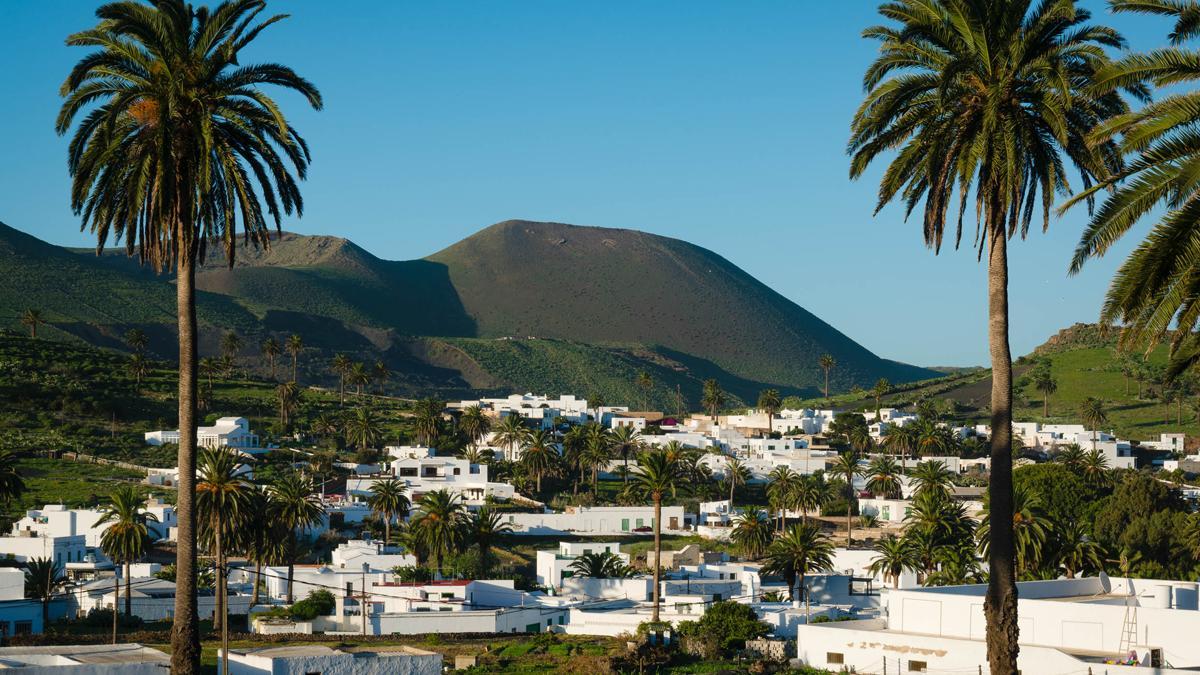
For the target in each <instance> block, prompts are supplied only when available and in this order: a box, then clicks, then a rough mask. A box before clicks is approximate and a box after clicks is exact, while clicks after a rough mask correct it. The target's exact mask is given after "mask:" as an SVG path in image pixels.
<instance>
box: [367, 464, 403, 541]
mask: <svg viewBox="0 0 1200 675" xmlns="http://www.w3.org/2000/svg"><path fill="white" fill-rule="evenodd" d="M405 492H406V487H405V485H404V483H402V482H400V481H399V480H396V479H395V478H387V479H384V480H379V481H375V482H374V483H372V484H371V494H370V495H369V496H368V497H367V506H370V507H371V513H374V514H375V515H376V516H378V517H379V518H380V519H381V520H383V540H384V541H385V542H387V543H391V541H392V523H393V522H394V521H395V520H396V519H397V518H403V517H404V516H405V515H407V514H408V509H409V507H410V506H411V504H409V501H408V496H407V495H406V494H405Z"/></svg>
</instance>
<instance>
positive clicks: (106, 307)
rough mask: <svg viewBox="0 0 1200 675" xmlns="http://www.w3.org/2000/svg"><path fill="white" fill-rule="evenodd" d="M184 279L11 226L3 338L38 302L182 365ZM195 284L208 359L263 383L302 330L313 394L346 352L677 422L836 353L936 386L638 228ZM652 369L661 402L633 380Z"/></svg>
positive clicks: (503, 233) (510, 233)
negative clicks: (137, 340)
mask: <svg viewBox="0 0 1200 675" xmlns="http://www.w3.org/2000/svg"><path fill="white" fill-rule="evenodd" d="M171 283H172V282H171V279H170V277H169V275H156V274H154V273H153V272H151V271H149V270H148V269H146V268H143V267H142V266H140V265H138V263H137V261H136V260H135V259H130V258H128V257H127V256H126V255H125V253H124V251H108V252H106V255H103V256H99V257H97V256H96V255H95V254H94V252H91V251H72V250H68V249H63V248H60V247H56V246H52V245H49V244H46V243H44V242H42V241H39V240H37V239H35V238H34V237H30V236H28V235H25V234H22V233H20V232H18V231H16V230H14V229H12V228H9V227H7V226H3V225H0V327H8V328H11V329H14V330H21V327H20V324H19V321H20V316H21V314H22V313H23V312H24V311H25V310H27V309H35V310H38V311H40V312H41V314H42V318H43V319H44V320H45V322H46V323H45V325H43V326H42V336H43V337H49V338H53V339H66V340H73V341H76V342H85V343H89V344H94V345H100V346H105V347H111V348H115V349H124V345H123V343H122V341H121V339H120V336H121V335H123V334H124V333H125V331H126V330H127V329H128V328H130V327H138V328H141V329H142V330H143V331H145V333H146V334H147V335H148V337H149V338H150V344H149V352H150V354H151V355H153V356H155V357H158V358H163V359H169V358H173V357H174V354H175V349H176V347H175V345H174V289H173V288H172V287H171ZM197 287H198V288H199V289H200V291H201V292H200V294H199V298H198V303H199V317H200V321H201V331H200V350H201V354H202V355H215V354H217V353H219V351H220V341H221V338H222V336H223V335H224V333H226V332H228V331H231V330H232V331H235V332H237V333H238V334H239V335H240V336H241V337H242V350H241V352H240V356H241V357H243V358H244V359H246V360H247V361H250V362H251V363H252V364H253V365H252V367H253V368H254V369H255V370H256V372H258V373H259V374H262V373H263V372H264V368H263V367H262V366H261V365H259V363H258V362H257V361H254V360H253V359H252V358H251V357H252V356H253V355H255V354H256V353H257V351H258V349H257V348H258V345H259V344H260V343H261V342H262V341H263V340H264V339H266V338H267V337H269V336H273V337H275V338H276V339H277V340H280V341H282V340H283V339H284V338H286V337H287V336H289V335H291V334H293V333H294V334H298V335H300V336H301V337H302V338H303V339H304V343H305V356H306V358H304V359H303V360H302V363H301V366H300V370H301V372H302V373H303V376H304V377H303V379H305V380H306V381H319V382H323V383H325V384H331V383H332V381H333V377H332V376H331V373H330V372H329V369H328V362H329V360H330V359H331V358H332V356H333V355H334V354H336V353H345V354H347V355H349V356H350V357H351V358H353V359H355V360H359V361H364V362H367V363H374V362H375V361H377V360H382V361H384V362H385V363H386V364H387V366H388V368H389V369H390V371H391V373H392V376H391V377H390V378H389V380H388V382H387V383H386V385H385V386H386V387H387V388H388V390H389V391H392V392H395V393H398V394H404V395H422V394H424V393H437V394H439V395H444V396H447V397H453V396H460V395H467V394H468V393H469V392H470V391H473V390H481V391H486V392H499V391H503V390H508V391H511V390H514V389H516V390H522V391H544V392H552V393H553V392H562V391H565V390H566V389H568V388H569V389H570V390H572V391H575V392H593V393H600V394H601V395H603V396H604V397H605V398H606V400H609V401H610V402H614V403H617V402H620V403H628V404H630V405H635V404H636V403H638V402H644V401H653V402H654V403H655V404H656V405H657V406H658V407H663V408H670V409H673V408H674V407H675V406H676V405H677V403H676V399H677V398H678V397H677V392H678V394H681V395H682V397H683V398H684V399H686V400H687V401H688V402H689V403H690V404H692V405H694V404H695V403H696V402H697V401H698V398H699V394H700V388H701V387H700V383H701V382H702V381H703V380H704V379H706V378H709V377H712V378H716V379H718V380H719V381H720V382H721V383H722V386H724V387H725V388H726V390H727V391H729V392H731V393H732V394H733V396H734V399H735V400H733V401H731V403H732V404H737V403H738V402H739V401H749V400H750V399H753V398H754V397H756V396H757V393H758V391H760V390H761V389H764V388H767V387H774V388H777V389H780V390H781V391H782V392H783V393H784V394H785V395H787V394H801V395H812V394H815V393H816V391H817V386H818V383H822V382H823V374H822V373H821V371H820V369H819V368H818V366H817V364H816V361H817V358H818V357H819V356H820V355H821V354H824V353H830V354H832V355H834V356H835V357H836V358H837V360H838V364H839V365H838V367H837V368H836V369H835V370H834V371H833V373H832V381H833V386H834V388H835V389H847V388H849V387H851V386H853V385H855V384H857V385H863V386H868V385H869V384H870V383H872V382H874V381H875V379H877V378H879V377H887V378H889V379H891V380H892V381H894V382H903V381H911V380H915V379H922V378H926V377H934V376H936V375H937V373H935V372H933V371H929V370H925V369H921V368H916V367H913V366H907V365H904V364H900V363H895V362H892V361H887V360H884V359H880V358H879V357H877V356H875V355H874V354H872V353H870V352H869V351H867V350H866V349H864V348H863V347H862V346H860V345H858V344H857V343H855V342H854V341H853V340H851V339H850V338H848V337H846V336H845V335H843V334H841V333H840V332H838V331H837V330H836V329H834V328H832V327H831V326H829V325H828V324H826V323H825V322H823V321H821V320H820V319H819V318H817V317H815V316H813V315H812V314H810V313H809V312H807V311H805V310H804V309H803V308H801V307H799V306H797V305H796V304H794V303H792V302H791V301H789V300H787V299H786V298H783V297H782V296H780V295H779V294H777V293H775V292H774V291H772V290H771V289H769V288H767V287H766V286H764V285H763V284H761V283H760V282H758V281H757V280H755V279H754V278H753V277H751V276H750V275H748V274H746V273H745V272H744V271H742V270H740V269H738V268H737V267H735V266H734V265H732V264H730V263H729V262H728V261H726V260H725V259H723V258H721V257H720V256H718V255H716V254H714V253H712V252H710V251H707V250H705V249H702V248H699V247H696V246H693V245H691V244H688V243H686V242H682V241H678V240H674V239H668V238H665V237H658V236H654V235H649V234H645V233H641V232H635V231H631V230H614V229H604V228H592V227H576V226H571V225H562V224H555V223H532V222H525V221H509V222H505V223H500V224H498V225H494V226H492V227H489V228H487V229H485V230H483V231H481V232H479V233H477V234H475V235H473V236H471V237H468V238H467V239H465V240H463V241H461V242H459V243H457V244H455V245H453V246H451V247H449V248H447V249H445V250H443V251H441V252H439V253H437V254H435V255H433V256H430V257H429V258H427V259H423V260H409V261H389V260H383V259H380V258H378V257H376V256H374V255H372V254H371V253H369V252H367V251H365V250H363V249H362V248H360V247H358V246H356V245H355V244H354V243H352V242H350V241H347V240H345V239H339V238H335V237H320V236H301V235H295V234H287V233H285V234H283V235H282V236H280V237H277V238H276V239H275V240H274V241H273V242H272V245H271V247H270V249H269V250H259V249H256V248H245V247H243V248H239V250H238V252H237V256H236V260H235V265H234V266H233V267H232V268H230V267H229V265H228V264H227V262H226V261H225V260H224V259H223V257H222V255H221V254H220V252H219V251H218V252H217V253H216V254H213V255H210V257H209V260H208V261H207V263H206V264H205V266H204V267H203V269H201V270H200V271H199V273H198V277H197ZM502 338H522V340H512V341H511V344H501V343H502V342H504V340H502ZM524 338H537V339H539V340H543V341H544V342H543V343H542V344H541V345H538V346H530V344H525V342H526V341H524V340H523V339H524ZM528 342H530V343H532V341H528ZM517 344H524V346H516V345H517ZM548 358H550V359H554V358H560V359H561V364H556V362H550V363H547V362H545V360H546V359H548ZM641 371H646V372H649V373H651V375H652V376H653V377H654V380H655V382H656V387H655V389H654V391H650V392H645V391H642V390H640V389H637V388H635V387H634V386H633V384H632V382H633V379H634V376H636V374H637V373H638V372H641Z"/></svg>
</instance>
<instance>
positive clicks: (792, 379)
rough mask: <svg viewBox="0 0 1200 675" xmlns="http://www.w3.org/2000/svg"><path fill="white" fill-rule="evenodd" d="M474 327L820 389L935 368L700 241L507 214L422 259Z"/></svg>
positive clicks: (902, 377)
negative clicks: (815, 310) (828, 367)
mask: <svg viewBox="0 0 1200 675" xmlns="http://www.w3.org/2000/svg"><path fill="white" fill-rule="evenodd" d="M428 259H429V260H430V261H433V262H436V263H441V264H444V265H445V266H446V268H447V270H448V272H449V277H450V281H451V282H452V283H453V285H454V288H455V290H456V291H457V292H458V296H459V297H460V298H461V299H462V304H463V307H464V309H465V310H466V313H467V314H468V315H469V316H470V317H471V319H472V320H473V321H474V322H475V324H476V331H477V334H478V335H479V336H481V337H501V336H535V337H539V338H547V337H548V338H557V339H563V340H574V341H578V342H587V343H592V344H641V345H662V346H664V347H667V348H669V349H671V350H674V351H677V352H680V353H682V354H688V355H692V356H695V357H698V358H701V359H705V360H707V361H710V362H712V363H713V364H715V365H716V366H717V367H719V368H722V369H724V370H726V371H728V372H730V373H732V374H734V375H736V376H739V377H744V378H747V379H750V380H755V381H758V382H765V383H773V384H778V385H783V386H786V387H788V388H791V389H808V390H809V391H814V392H815V391H816V388H817V387H818V383H819V382H821V381H822V379H821V378H822V375H821V371H820V369H819V368H818V366H817V363H816V361H817V357H819V356H820V355H821V354H823V353H830V354H833V355H834V356H835V357H836V358H837V359H838V363H839V366H838V368H837V370H836V371H835V372H834V383H835V385H836V386H837V387H838V388H848V387H850V386H851V385H852V384H860V385H864V386H866V385H868V384H869V383H871V382H874V381H875V379H877V378H879V377H887V378H889V379H891V380H893V381H897V382H901V381H909V380H915V379H923V378H927V377H932V376H934V375H933V374H931V371H928V370H925V369H922V368H915V367H912V366H907V365H904V364H899V363H894V362H891V361H886V360H884V359H880V358H879V357H877V356H875V355H874V354H872V353H871V352H869V351H867V350H866V349H865V348H863V347H862V346H861V345H859V344H857V343H856V342H854V341H853V340H851V339H850V338H848V337H846V336H845V335H843V334H842V333H840V332H838V331H837V330H836V329H834V328H833V327H832V326H830V325H829V324H827V323H825V322H824V321H821V320H820V319H819V318H817V317H816V316H814V315H813V314H811V313H809V312H808V311H806V310H805V309H804V308H802V307H800V306H799V305H796V304H795V303H793V302H791V301H790V300H788V299H786V298H784V297H783V296H781V295H779V294H778V293H776V292H775V291H773V290H771V289H770V288H768V287H767V286H765V285H764V284H762V283H761V282H759V281H758V280H756V279H754V278H753V277H751V276H750V275H749V274H746V273H745V272H744V271H742V270H741V269H739V268H738V267H736V266H735V265H733V264H731V263H730V262H729V261H727V260H725V259H724V258H722V257H721V256H719V255H717V254H715V253H713V252H711V251H708V250H706V249H703V248H700V247H698V246H694V245H692V244H689V243H687V242H684V241H680V240H677V239H669V238H667V237H660V236H656V235H651V234H646V233H644V232H637V231H633V230H617V229H609V228H600V227H579V226H574V225H564V224H560V223H534V222H528V221H507V222H503V223H499V224H497V225H493V226H491V227H489V228H487V229H485V230H483V231H481V232H478V233H476V234H474V235H472V236H470V237H468V238H466V239H464V240H462V241H460V242H458V243H457V244H454V245H453V246H450V247H449V248H446V249H444V250H442V251H440V252H438V253H435V254H434V255H432V256H430V257H429V258H428Z"/></svg>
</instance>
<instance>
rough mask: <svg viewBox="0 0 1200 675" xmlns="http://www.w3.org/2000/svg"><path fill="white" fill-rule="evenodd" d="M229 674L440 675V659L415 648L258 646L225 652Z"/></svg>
mask: <svg viewBox="0 0 1200 675" xmlns="http://www.w3.org/2000/svg"><path fill="white" fill-rule="evenodd" d="M220 654H221V651H220V650H218V656H220ZM229 672H230V674H231V675H312V674H313V673H330V674H333V673H336V674H337V675H376V674H377V673H393V674H394V675H437V674H438V673H440V672H442V657H441V655H440V654H436V653H434V652H427V651H425V650H423V649H416V648H415V647H398V648H395V649H387V650H386V651H385V650H382V649H381V650H379V651H355V652H344V651H342V650H340V649H331V648H329V647H325V646H321V645H302V646H284V647H259V648H255V649H231V650H229Z"/></svg>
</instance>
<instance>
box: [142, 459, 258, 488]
mask: <svg viewBox="0 0 1200 675" xmlns="http://www.w3.org/2000/svg"><path fill="white" fill-rule="evenodd" d="M234 474H235V475H237V476H241V477H243V478H245V479H246V480H253V479H254V468H253V467H252V466H250V465H249V464H238V465H237V467H236V468H235V470H234ZM145 482H146V484H147V485H156V486H161V487H174V486H177V485H179V467H177V466H176V467H172V468H170V469H158V468H153V467H151V468H150V469H148V470H147V471H146V481H145Z"/></svg>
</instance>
